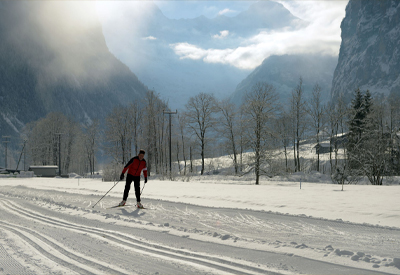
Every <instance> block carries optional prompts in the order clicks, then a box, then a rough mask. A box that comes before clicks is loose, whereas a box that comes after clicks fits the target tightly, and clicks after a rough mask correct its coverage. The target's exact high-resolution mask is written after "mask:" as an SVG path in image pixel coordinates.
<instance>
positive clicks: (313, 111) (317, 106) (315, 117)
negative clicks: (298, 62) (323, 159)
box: [308, 84, 324, 172]
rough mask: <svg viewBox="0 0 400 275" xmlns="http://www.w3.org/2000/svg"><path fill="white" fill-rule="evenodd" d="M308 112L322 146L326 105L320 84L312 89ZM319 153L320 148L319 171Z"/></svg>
mask: <svg viewBox="0 0 400 275" xmlns="http://www.w3.org/2000/svg"><path fill="white" fill-rule="evenodd" d="M308 113H309V114H310V116H311V119H312V126H313V128H314V131H315V132H314V134H315V141H316V142H317V146H320V134H321V131H322V130H323V127H324V123H323V122H324V121H323V115H324V106H323V104H322V101H321V87H320V86H319V85H318V84H315V86H314V89H313V91H312V98H311V102H310V106H309V108H308ZM319 155H320V150H317V171H318V172H319Z"/></svg>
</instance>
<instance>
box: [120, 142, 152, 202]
mask: <svg viewBox="0 0 400 275" xmlns="http://www.w3.org/2000/svg"><path fill="white" fill-rule="evenodd" d="M144 154H145V151H144V150H143V149H140V151H139V154H138V155H137V156H136V157H133V158H132V159H131V160H130V161H129V162H128V163H127V164H126V165H125V167H124V169H123V170H122V174H121V176H120V178H119V179H120V180H123V179H124V176H125V172H126V171H127V170H128V175H127V176H126V183H125V190H124V197H123V199H122V201H121V202H120V203H119V206H124V205H125V203H126V200H127V199H128V195H129V190H130V189H131V183H132V181H133V183H134V186H135V195H136V201H137V204H136V206H137V207H138V208H144V207H143V205H142V204H141V203H140V174H141V173H142V171H143V176H144V183H146V182H147V165H146V160H145V159H144Z"/></svg>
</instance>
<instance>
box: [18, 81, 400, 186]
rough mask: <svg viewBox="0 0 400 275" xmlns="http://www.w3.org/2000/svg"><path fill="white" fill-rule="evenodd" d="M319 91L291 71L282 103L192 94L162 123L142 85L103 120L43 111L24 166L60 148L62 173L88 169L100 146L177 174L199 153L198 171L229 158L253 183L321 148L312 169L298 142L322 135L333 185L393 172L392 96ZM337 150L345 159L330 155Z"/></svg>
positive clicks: (294, 167) (30, 130)
mask: <svg viewBox="0 0 400 275" xmlns="http://www.w3.org/2000/svg"><path fill="white" fill-rule="evenodd" d="M321 92H322V91H321V88H320V87H319V86H318V84H316V85H315V86H314V88H313V90H312V91H311V92H308V93H306V92H305V91H304V86H303V81H302V79H301V78H300V79H299V82H298V85H297V86H296V87H295V88H294V89H293V92H292V96H291V98H290V99H289V101H288V102H287V103H286V104H284V105H285V106H286V107H284V106H282V105H280V104H279V98H278V95H277V93H276V91H275V88H274V87H273V86H272V85H270V84H268V83H257V84H256V85H254V86H253V87H252V89H251V90H250V91H247V92H246V94H245V95H244V96H243V103H242V104H241V105H240V106H237V105H235V104H233V103H231V102H230V101H228V100H221V101H219V100H217V99H216V98H215V97H214V96H213V95H212V94H207V93H201V94H198V95H196V96H193V97H192V98H190V99H189V101H188V103H187V104H186V106H185V109H184V110H180V111H179V112H178V114H177V115H172V119H173V124H172V126H170V124H169V123H168V119H169V116H167V115H165V112H164V111H168V109H169V108H168V104H167V103H166V102H165V101H162V100H161V99H160V98H159V96H158V95H157V94H156V93H155V92H154V91H148V92H147V93H146V95H145V96H144V98H143V100H142V101H140V102H139V101H137V102H134V103H132V104H130V105H128V106H119V107H116V108H114V109H113V110H112V111H111V112H110V114H109V115H108V116H107V118H106V119H105V123H104V124H101V123H100V122H99V121H94V122H92V123H90V125H89V126H83V127H82V126H81V125H79V124H77V123H76V122H74V121H72V120H71V119H68V118H66V117H64V116H63V115H61V114H54V113H53V114H50V115H48V116H47V117H46V118H44V119H42V120H39V121H37V122H34V123H31V124H29V125H28V126H27V131H26V138H27V140H28V146H27V148H28V152H29V154H30V158H31V162H32V164H58V156H59V151H58V150H60V149H61V156H62V160H61V163H62V167H61V168H62V171H63V172H82V171H85V172H90V173H93V172H94V170H95V163H96V155H97V156H98V155H99V154H98V152H99V151H101V152H103V153H104V154H105V155H106V156H108V157H110V158H111V159H112V162H113V163H114V164H115V165H117V166H121V165H123V164H125V163H126V162H127V161H128V160H129V159H130V158H131V157H132V156H134V155H135V154H136V153H137V152H138V150H139V149H140V148H143V149H146V151H147V154H146V159H147V161H148V170H149V173H156V174H159V175H164V176H169V177H172V174H171V170H172V171H173V172H172V173H180V174H181V175H190V174H191V173H193V172H195V171H194V167H193V160H194V159H201V169H200V171H199V172H200V174H204V173H205V169H206V163H205V159H206V158H207V157H217V156H220V155H229V156H231V157H232V171H233V173H234V174H236V175H239V176H240V175H244V174H246V173H254V175H255V183H256V184H259V180H260V176H262V175H266V176H273V175H276V174H282V173H290V172H298V171H305V170H310V169H311V170H316V171H319V170H320V167H321V163H320V152H319V151H318V150H317V156H316V160H315V162H313V164H312V166H309V165H308V166H306V165H305V162H304V159H303V158H302V150H301V147H302V146H304V145H305V144H306V143H309V142H313V143H315V144H321V142H322V141H325V142H329V144H330V146H331V148H332V150H331V151H330V153H329V156H330V157H329V165H330V169H329V171H330V172H331V174H332V178H333V179H334V180H335V181H337V182H338V183H344V182H345V181H352V180H354V179H356V178H357V177H360V176H367V177H368V178H369V179H370V181H371V182H372V183H373V184H382V177H383V176H384V175H388V174H389V173H391V174H394V173H396V171H399V170H398V168H399V165H400V164H399V163H400V162H399V153H398V152H399V148H398V146H399V144H398V142H397V135H396V131H398V129H399V127H400V125H399V124H400V119H399V118H400V113H399V111H398V110H397V108H396V106H398V105H396V104H398V103H399V100H398V99H396V98H394V97H393V96H392V98H391V99H390V100H384V99H382V98H379V99H372V96H371V94H370V93H369V92H366V93H363V92H361V91H360V90H357V91H356V92H355V97H354V100H353V101H352V103H351V104H346V102H345V100H344V99H343V98H337V99H336V100H335V101H333V100H332V101H331V102H329V103H326V104H324V103H323V100H322V98H321V96H322V95H321ZM170 116H171V115H170ZM170 127H172V128H171V129H170ZM170 130H171V132H172V135H171V137H170V136H169V132H170ZM59 134H61V144H59V143H58V141H59V139H58V135H59ZM339 137H341V139H340V138H339ZM170 138H171V139H170ZM344 141H346V142H344ZM170 144H172V145H173V146H171V147H170V146H169V145H170ZM344 145H345V146H344ZM341 147H342V148H343V149H342V150H344V152H345V154H344V157H343V154H342V157H340V156H339V154H338V152H339V150H340V149H341ZM245 152H246V153H247V154H246V156H247V157H246V158H244V153H245ZM290 152H292V154H293V155H292V157H291V156H290V155H291V153H290ZM170 155H172V157H173V167H170V163H169V156H170ZM277 155H283V159H284V161H283V162H282V160H281V158H280V157H279V156H277ZM172 168H173V169H172Z"/></svg>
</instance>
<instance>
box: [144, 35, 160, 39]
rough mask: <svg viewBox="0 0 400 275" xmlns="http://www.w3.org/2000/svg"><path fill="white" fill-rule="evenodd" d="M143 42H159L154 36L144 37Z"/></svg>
mask: <svg viewBox="0 0 400 275" xmlns="http://www.w3.org/2000/svg"><path fill="white" fill-rule="evenodd" d="M142 39H143V40H157V38H156V37H154V36H151V35H150V36H147V37H143V38H142Z"/></svg>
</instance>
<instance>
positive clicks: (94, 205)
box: [92, 181, 119, 208]
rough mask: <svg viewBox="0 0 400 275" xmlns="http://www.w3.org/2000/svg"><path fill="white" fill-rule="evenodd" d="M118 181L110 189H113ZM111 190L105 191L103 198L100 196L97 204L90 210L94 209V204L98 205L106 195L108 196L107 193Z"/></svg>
mask: <svg viewBox="0 0 400 275" xmlns="http://www.w3.org/2000/svg"><path fill="white" fill-rule="evenodd" d="M118 182H119V181H117V182H116V183H115V184H114V186H113V187H111V189H113V188H114V187H115V185H117V183H118ZM111 189H110V190H108V191H107V193H105V194H104V196H102V197H101V199H99V201H98V202H96V203H95V204H94V205H93V206H92V208H94V207H95V206H96V204H98V203H99V202H100V201H101V200H102V199H103V198H104V197H105V196H106V195H107V194H108V192H110V191H111Z"/></svg>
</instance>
